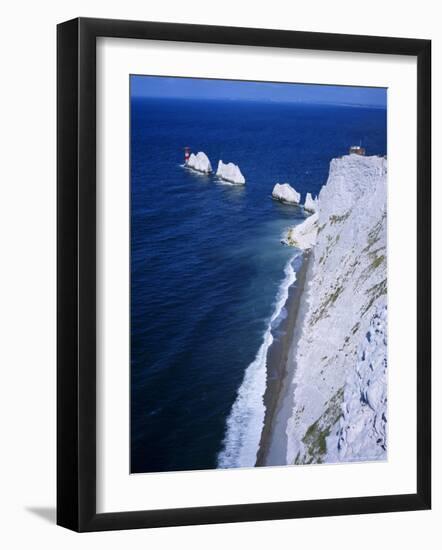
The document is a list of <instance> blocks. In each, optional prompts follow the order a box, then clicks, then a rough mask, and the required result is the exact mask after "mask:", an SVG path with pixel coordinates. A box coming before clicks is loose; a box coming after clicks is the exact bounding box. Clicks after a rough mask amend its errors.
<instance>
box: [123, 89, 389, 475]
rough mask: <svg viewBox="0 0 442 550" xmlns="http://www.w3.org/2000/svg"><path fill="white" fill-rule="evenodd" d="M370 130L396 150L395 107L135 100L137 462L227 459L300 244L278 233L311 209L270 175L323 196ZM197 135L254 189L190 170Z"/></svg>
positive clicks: (371, 146) (164, 464)
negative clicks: (276, 193) (284, 201)
mask: <svg viewBox="0 0 442 550" xmlns="http://www.w3.org/2000/svg"><path fill="white" fill-rule="evenodd" d="M360 140H362V143H363V145H364V146H365V147H366V149H367V154H385V153H386V111H385V110H380V109H368V108H356V107H328V106H314V105H299V104H298V105H295V104H272V103H255V102H243V103H239V102H231V101H224V102H220V101H206V102H204V101H198V102H197V101H191V100H173V99H167V100H159V99H135V98H134V99H132V102H131V449H130V450H131V471H132V472H134V473H135V472H157V471H172V470H192V469H207V468H215V467H217V464H218V454H219V452H220V451H221V449H222V442H223V440H224V438H225V436H226V420H227V418H228V416H229V414H230V411H231V409H232V405H233V404H234V402H235V400H236V397H237V392H238V389H239V388H240V386H241V383H242V381H243V377H244V373H245V371H246V369H247V367H248V366H249V365H250V364H251V363H252V362H253V361H254V359H255V356H256V354H257V352H258V350H259V348H260V346H261V345H262V342H263V335H264V333H265V331H266V329H267V328H268V325H269V320H270V319H271V317H272V314H273V313H274V311H275V303H276V301H277V296H278V292H280V289H281V284H282V282H283V281H284V279H285V277H286V274H285V272H284V269H285V268H286V266H287V262H288V261H289V259H290V258H291V257H292V255H293V253H294V251H293V249H289V248H288V247H284V246H282V245H281V244H280V238H281V235H282V233H283V232H284V230H285V229H286V228H287V227H288V226H290V225H293V224H294V223H296V220H299V221H300V220H301V219H302V218H303V213H302V211H301V210H299V209H297V208H294V207H290V206H285V205H281V204H279V203H277V202H275V201H272V200H271V199H270V194H271V191H272V188H273V185H274V184H275V183H276V182H286V181H288V182H290V183H291V184H292V185H293V186H294V187H295V188H296V189H297V190H298V191H299V192H301V194H302V198H303V199H304V196H305V193H306V192H307V191H309V192H311V193H313V194H317V193H318V192H319V190H320V188H321V186H322V185H323V184H324V183H325V182H326V179H327V175H328V165H329V162H330V159H331V158H333V157H335V156H340V155H342V154H345V153H346V152H347V150H348V146H349V145H351V144H354V143H359V141H360ZM186 145H187V146H190V147H192V150H193V151H195V152H197V151H199V150H201V151H204V152H205V153H206V154H207V155H208V156H209V158H210V160H211V162H212V165H213V166H214V167H216V165H217V163H218V160H219V159H220V158H221V159H223V160H224V162H228V161H232V162H235V163H236V164H238V165H239V166H240V168H241V170H242V172H243V174H244V176H245V178H246V182H247V183H246V186H244V187H241V188H236V187H232V186H229V185H223V184H221V183H219V182H218V181H217V180H216V178H214V177H213V176H202V175H198V174H194V173H191V172H190V171H188V170H185V169H183V168H182V166H181V164H182V162H183V150H182V149H183V147H184V146H186ZM293 265H294V268H295V269H296V261H295V263H294V264H293ZM280 315H284V310H283V309H282V310H281V314H280ZM277 325H278V320H276V321H274V333H275V335H276V336H277Z"/></svg>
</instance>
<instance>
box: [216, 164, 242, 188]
mask: <svg viewBox="0 0 442 550" xmlns="http://www.w3.org/2000/svg"><path fill="white" fill-rule="evenodd" d="M216 175H217V176H218V177H219V178H221V179H222V180H224V181H227V182H229V183H233V184H235V185H243V184H244V183H246V180H245V178H244V176H243V175H242V174H241V170H240V169H239V166H237V165H236V164H233V162H229V163H228V164H224V162H223V161H222V160H220V161H219V162H218V169H217V171H216Z"/></svg>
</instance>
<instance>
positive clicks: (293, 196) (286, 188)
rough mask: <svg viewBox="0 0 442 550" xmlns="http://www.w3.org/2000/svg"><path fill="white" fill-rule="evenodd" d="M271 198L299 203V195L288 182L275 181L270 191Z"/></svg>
mask: <svg viewBox="0 0 442 550" xmlns="http://www.w3.org/2000/svg"><path fill="white" fill-rule="evenodd" d="M272 198H274V199H275V200H277V201H281V202H283V203H286V204H296V205H297V204H299V203H300V201H301V195H300V194H299V193H298V192H297V191H296V190H295V189H293V187H292V186H291V185H290V184H289V183H277V184H276V185H275V187H274V188H273V191H272Z"/></svg>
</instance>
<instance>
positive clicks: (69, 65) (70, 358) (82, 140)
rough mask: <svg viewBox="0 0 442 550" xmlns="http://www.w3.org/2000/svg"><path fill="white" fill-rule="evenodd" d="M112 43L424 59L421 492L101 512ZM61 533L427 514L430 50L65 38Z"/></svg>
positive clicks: (175, 28) (61, 93)
mask: <svg viewBox="0 0 442 550" xmlns="http://www.w3.org/2000/svg"><path fill="white" fill-rule="evenodd" d="M97 37H116V38H134V39H151V40H166V41H182V42H198V43H210V44H229V45H247V46H267V47H273V48H281V47H283V48H300V49H309V50H325V51H337V52H360V53H377V54H396V55H405V56H414V57H416V58H417V113H418V120H417V174H416V178H417V186H418V193H417V222H418V223H417V357H416V368H417V395H416V399H417V471H416V479H417V492H416V493H415V494H398V495H385V496H373V497H361V498H338V499H325V500H309V501H293V502H272V503H265V502H264V503H259V504H242V505H227V506H210V507H198V508H180V509H167V510H139V511H133V512H116V513H97V512H96V474H97V470H96V320H97V316H96V293H97V284H96V252H97V248H96V239H95V234H96V206H97V205H96V200H97V198H96V107H97V105H96V103H97V100H96V39H97ZM57 48H58V58H57V72H58V75H57V94H58V99H57V142H58V145H57V181H58V199H57V226H58V227H57V229H58V240H57V254H58V261H57V280H58V290H57V326H58V336H57V347H58V351H57V365H58V366H57V415H58V421H57V523H58V524H59V525H61V526H64V527H66V528H69V529H72V530H75V531H104V530H111V529H133V528H146V527H165V526H177V525H196V524H209V523H224V522H242V521H258V520H275V519H287V518H302V517H318V516H328V515H336V516H337V515H346V514H368V513H379V512H397V511H407V510H424V509H429V508H430V506H431V417H430V410H431V378H430V376H431V374H430V370H431V369H430V363H431V330H430V329H431V309H430V308H431V236H430V227H431V201H430V193H431V173H430V166H431V106H430V102H431V41H429V40H417V39H408V38H387V37H375V36H353V35H338V34H324V33H312V32H295V31H282V30H263V29H254V28H233V27H218V26H202V25H187V24H171V23H159V22H140V21H121V20H108V19H89V18H79V19H74V20H71V21H67V22H64V23H61V24H60V25H58V28H57Z"/></svg>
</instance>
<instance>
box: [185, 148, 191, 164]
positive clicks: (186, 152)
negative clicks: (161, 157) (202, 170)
mask: <svg viewBox="0 0 442 550" xmlns="http://www.w3.org/2000/svg"><path fill="white" fill-rule="evenodd" d="M189 157H190V147H184V163H185V164H187V163H188V162H189Z"/></svg>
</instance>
